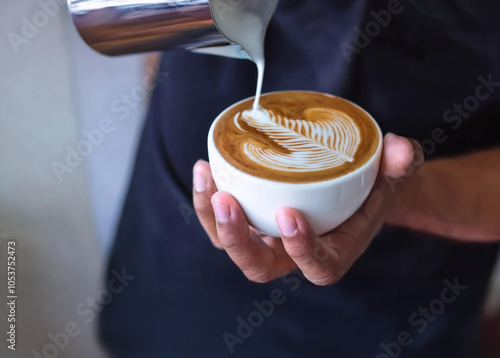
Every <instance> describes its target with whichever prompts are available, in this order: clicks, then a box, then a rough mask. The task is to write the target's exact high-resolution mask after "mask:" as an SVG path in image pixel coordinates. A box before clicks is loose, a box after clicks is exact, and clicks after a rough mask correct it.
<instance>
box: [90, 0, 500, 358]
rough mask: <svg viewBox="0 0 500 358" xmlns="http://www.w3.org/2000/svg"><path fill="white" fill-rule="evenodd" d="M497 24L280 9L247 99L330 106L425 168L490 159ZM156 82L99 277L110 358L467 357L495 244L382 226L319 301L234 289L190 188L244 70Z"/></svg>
mask: <svg viewBox="0 0 500 358" xmlns="http://www.w3.org/2000/svg"><path fill="white" fill-rule="evenodd" d="M499 19H500V2H499V1H494V0H491V1H465V0H462V1H458V0H456V1H452V0H450V1H447V0H446V1H445V0H439V1H438V0H425V1H423V0H422V1H419V0H413V1H409V0H401V1H396V0H390V1H361V0H358V1H354V0H345V1H341V0H335V1H327V0H307V1H303V0H282V1H281V2H280V4H279V7H278V10H277V13H276V16H275V17H274V18H273V21H272V23H271V24H270V27H269V31H268V37H267V41H266V54H267V57H266V60H267V69H266V78H265V82H264V91H265V92H269V91H275V90H291V89H304V90H315V91H322V92H328V93H332V94H336V95H339V96H343V97H345V98H347V99H350V100H352V101H354V102H355V103H358V104H359V105H361V106H362V107H364V108H365V109H366V110H368V111H369V112H370V113H371V114H372V115H373V116H374V117H375V118H376V119H377V121H378V122H379V123H380V125H381V128H382V130H383V131H384V133H385V132H388V131H392V132H394V133H397V134H400V135H404V136H409V137H413V138H416V139H418V140H420V141H421V143H422V145H423V146H424V150H425V152H426V155H427V156H428V157H429V158H428V159H433V158H438V157H443V156H452V155H458V154H461V153H466V152H470V151H474V150H480V149H483V148H487V147H490V146H493V145H498V144H499V143H500V83H499V82H500V21H499ZM160 71H162V76H163V77H165V76H166V75H165V73H168V76H166V78H165V79H164V80H163V82H162V83H161V85H160V86H159V87H158V88H156V90H155V91H154V95H153V98H152V103H151V107H150V111H149V115H148V118H147V121H146V124H145V128H144V131H143V135H142V140H141V144H140V147H139V150H138V154H137V159H136V164H135V170H134V174H133V178H132V181H131V184H130V189H129V192H128V196H127V199H126V203H125V206H124V210H123V214H122V219H121V223H120V225H119V229H118V233H117V237H116V242H115V245H114V248H113V250H112V253H111V258H110V263H109V279H111V278H113V277H116V275H117V273H119V274H120V275H126V276H128V278H129V279H130V281H126V282H127V285H126V286H124V288H123V290H121V291H120V292H117V293H116V294H114V295H113V297H112V300H111V302H110V303H108V304H106V305H104V310H103V311H102V314H101V316H100V337H101V340H102V342H103V343H104V345H105V346H106V347H107V349H108V350H109V351H110V352H111V353H112V354H113V356H114V357H120V358H156V357H161V358H163V357H179V358H186V357H195V358H202V357H215V358H221V357H238V358H240V357H242V358H243V357H249V358H257V357H287V358H290V357H301V358H314V357H349V358H352V357H363V358H365V357H373V358H376V357H377V358H387V357H389V358H394V357H431V358H437V357H453V358H458V357H467V358H470V357H474V356H476V354H477V351H476V350H477V340H478V322H479V318H480V315H481V304H482V302H483V299H484V296H485V291H486V289H487V286H488V282H489V275H490V273H491V269H492V266H493V264H494V261H495V258H496V254H497V246H496V245H491V244H490V245H486V244H465V243H457V242H453V241H451V240H448V239H444V238H438V237H434V236H431V235H428V234H424V233H420V232H414V231H409V230H406V229H402V228H394V227H384V228H382V230H381V232H380V233H379V235H378V236H377V237H376V238H375V239H374V240H373V243H372V244H371V245H370V247H369V248H368V250H367V251H366V253H365V254H364V255H363V256H362V257H361V258H360V259H359V261H358V262H357V263H356V264H355V265H354V267H353V268H352V269H351V270H350V271H349V272H348V274H347V275H346V276H345V277H344V278H343V279H342V280H341V281H340V282H339V283H337V284H335V285H333V286H329V287H316V286H314V285H312V284H311V283H309V282H307V281H306V280H304V279H303V278H302V276H301V275H300V273H299V272H295V273H292V274H290V275H288V276H286V277H285V278H283V279H278V280H276V281H274V282H270V283H268V284H256V283H252V282H249V281H248V280H247V279H246V278H245V277H244V276H243V274H242V273H241V272H240V270H239V269H238V268H237V267H236V266H235V265H234V264H233V263H232V262H231V260H230V259H229V258H228V257H227V255H226V254H225V252H223V251H219V250H217V249H215V248H214V247H212V245H211V243H210V241H209V239H208V237H207V236H206V234H205V232H204V231H203V229H202V227H201V226H200V224H199V222H198V220H197V218H196V215H195V213H194V210H193V209H192V198H191V187H192V167H193V165H194V163H195V162H196V161H197V159H199V158H203V159H207V151H206V137H207V133H208V129H209V126H210V124H211V122H212V120H213V119H214V118H215V117H216V115H217V114H218V113H219V112H221V111H222V110H223V109H224V108H226V107H227V106H228V105H230V104H232V103H234V102H236V101H239V100H241V99H243V98H246V97H249V96H252V95H253V94H254V91H255V84H256V70H255V66H254V64H253V63H251V62H250V61H241V60H234V59H227V58H219V57H211V56H206V55H198V54H191V53H187V52H183V51H171V52H167V53H165V54H164V56H163V60H162V64H161V69H160ZM457 175H459V173H457ZM478 175H480V173H478ZM449 180H450V182H452V181H453V180H454V178H453V177H450V178H449ZM471 239H473V238H471ZM132 276H133V279H131V277H132ZM114 284H115V285H117V284H116V282H115V283H114Z"/></svg>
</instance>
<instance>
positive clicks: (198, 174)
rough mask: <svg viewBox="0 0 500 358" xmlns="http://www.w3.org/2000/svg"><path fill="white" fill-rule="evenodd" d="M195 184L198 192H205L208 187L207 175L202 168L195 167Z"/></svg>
mask: <svg viewBox="0 0 500 358" xmlns="http://www.w3.org/2000/svg"><path fill="white" fill-rule="evenodd" d="M193 186H194V190H196V191H197V192H198V193H203V192H204V191H205V189H206V188H207V183H206V181H205V176H204V175H203V173H202V171H201V170H200V169H195V170H194V172H193Z"/></svg>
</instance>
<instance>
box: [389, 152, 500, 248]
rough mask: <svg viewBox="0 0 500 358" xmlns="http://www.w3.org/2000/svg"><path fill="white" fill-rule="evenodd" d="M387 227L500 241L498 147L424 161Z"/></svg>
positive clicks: (461, 237) (403, 187)
mask: <svg viewBox="0 0 500 358" xmlns="http://www.w3.org/2000/svg"><path fill="white" fill-rule="evenodd" d="M387 223H388V224H390V225H396V226H404V227H408V228H410V229H414V230H418V231H424V232H428V233H430V234H435V235H440V236H444V237H448V238H452V239H456V240H461V241H475V242H491V241H500V148H495V149H489V150H484V151H479V152H476V153H472V154H468V155H464V156H460V157H455V158H450V159H439V160H433V161H428V162H426V163H425V164H424V165H423V166H422V168H421V169H420V170H419V171H418V172H417V173H416V174H415V175H414V176H412V177H411V178H409V179H408V180H407V182H405V183H403V184H402V187H401V195H400V196H399V200H398V204H397V205H396V206H395V208H394V210H392V212H391V213H390V214H389V216H388V218H387Z"/></svg>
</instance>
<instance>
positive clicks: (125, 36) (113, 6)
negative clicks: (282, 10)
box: [68, 0, 279, 58]
mask: <svg viewBox="0 0 500 358" xmlns="http://www.w3.org/2000/svg"><path fill="white" fill-rule="evenodd" d="M278 1H279V0H159V1H154V0H68V7H69V11H70V14H71V16H72V18H73V21H74V23H75V26H76V28H77V30H78V32H79V33H80V35H81V37H82V38H83V39H84V40H85V42H86V43H87V44H88V45H89V46H90V47H92V48H93V49H95V50H96V51H98V52H101V53H103V54H106V55H123V54H130V53H137V52H147V51H159V50H166V49H172V48H184V49H187V50H191V51H194V52H205V53H213V54H218V55H224V56H229V57H237V58H248V55H247V54H246V53H245V51H242V49H241V47H240V46H239V45H238V44H235V43H233V42H231V41H229V40H228V34H224V33H222V32H221V31H220V30H219V27H218V24H217V21H216V20H215V17H214V16H213V12H214V11H218V13H217V14H218V15H219V16H217V19H219V21H220V19H221V18H224V16H231V13H232V12H233V11H234V9H236V8H237V7H239V6H246V7H248V9H249V10H250V11H252V12H253V13H254V14H256V15H257V16H259V17H260V18H261V19H262V21H263V22H264V24H265V26H266V27H267V24H268V23H269V20H270V19H271V16H272V14H273V13H274V10H275V8H276V5H277V2H278ZM229 37H230V36H229Z"/></svg>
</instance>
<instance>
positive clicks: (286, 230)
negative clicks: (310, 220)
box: [276, 216, 298, 236]
mask: <svg viewBox="0 0 500 358" xmlns="http://www.w3.org/2000/svg"><path fill="white" fill-rule="evenodd" d="M276 220H277V221H278V226H279V229H280V232H281V235H283V236H293V235H295V234H296V233H297V230H298V227H297V221H295V218H292V217H289V216H277V217H276Z"/></svg>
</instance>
